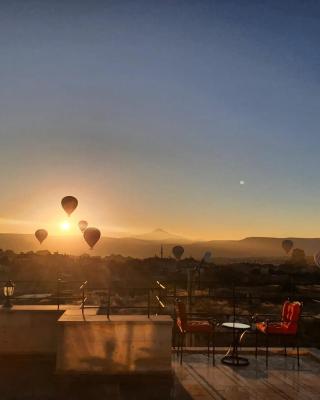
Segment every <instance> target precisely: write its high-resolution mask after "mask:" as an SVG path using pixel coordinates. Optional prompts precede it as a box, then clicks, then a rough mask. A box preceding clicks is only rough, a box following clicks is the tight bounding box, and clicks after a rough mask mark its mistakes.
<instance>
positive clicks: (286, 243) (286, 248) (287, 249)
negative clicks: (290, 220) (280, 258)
mask: <svg viewBox="0 0 320 400" xmlns="http://www.w3.org/2000/svg"><path fill="white" fill-rule="evenodd" d="M282 248H283V250H284V251H285V252H286V253H287V254H289V253H290V251H291V250H292V248H293V241H292V240H290V239H286V240H284V241H283V242H282Z"/></svg>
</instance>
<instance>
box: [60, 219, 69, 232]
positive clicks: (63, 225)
mask: <svg viewBox="0 0 320 400" xmlns="http://www.w3.org/2000/svg"><path fill="white" fill-rule="evenodd" d="M70 227H71V225H70V222H68V221H63V222H61V224H60V229H61V230H62V231H63V232H68V231H69V230H70Z"/></svg>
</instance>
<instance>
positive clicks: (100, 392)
mask: <svg viewBox="0 0 320 400" xmlns="http://www.w3.org/2000/svg"><path fill="white" fill-rule="evenodd" d="M0 374H1V381H0V393H1V396H0V397H1V400H56V399H59V400H82V399H85V400H102V399H106V398H108V399H109V400H136V399H137V400H138V399H139V400H144V399H145V400H167V399H168V400H170V399H172V400H191V397H190V396H189V395H188V393H187V392H186V391H185V390H184V388H183V387H182V386H181V385H180V383H179V381H178V380H177V379H176V378H175V376H174V375H172V376H140V377H132V376H130V377H128V376H123V377H104V376H88V375H83V376H61V375H56V374H55V358H54V357H52V358H48V357H45V358H44V357H32V358H31V357H1V358H0Z"/></svg>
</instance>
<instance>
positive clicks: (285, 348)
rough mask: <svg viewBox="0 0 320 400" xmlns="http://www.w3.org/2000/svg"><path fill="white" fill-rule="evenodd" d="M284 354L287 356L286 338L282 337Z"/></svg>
mask: <svg viewBox="0 0 320 400" xmlns="http://www.w3.org/2000/svg"><path fill="white" fill-rule="evenodd" d="M284 355H285V357H287V339H286V337H284Z"/></svg>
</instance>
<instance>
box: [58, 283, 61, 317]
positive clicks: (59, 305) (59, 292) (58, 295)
mask: <svg viewBox="0 0 320 400" xmlns="http://www.w3.org/2000/svg"><path fill="white" fill-rule="evenodd" d="M60 283H61V278H58V280H57V307H58V310H60Z"/></svg>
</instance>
